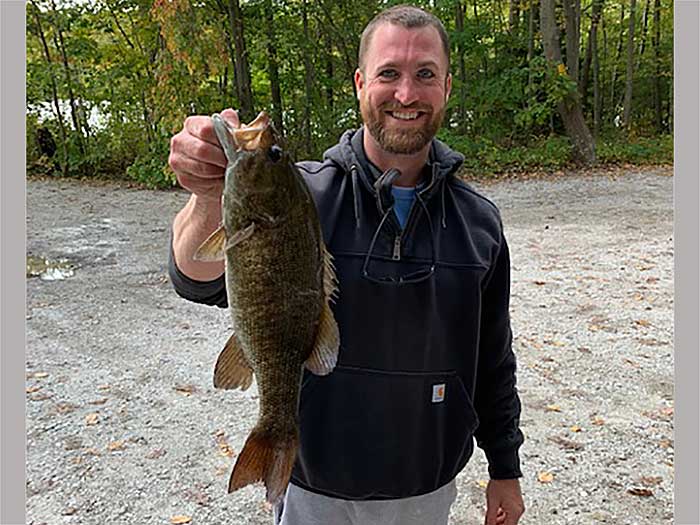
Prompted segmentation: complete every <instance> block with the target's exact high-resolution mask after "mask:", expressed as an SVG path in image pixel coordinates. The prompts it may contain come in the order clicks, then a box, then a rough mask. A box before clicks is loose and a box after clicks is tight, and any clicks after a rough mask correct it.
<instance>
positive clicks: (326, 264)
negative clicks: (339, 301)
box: [306, 241, 340, 376]
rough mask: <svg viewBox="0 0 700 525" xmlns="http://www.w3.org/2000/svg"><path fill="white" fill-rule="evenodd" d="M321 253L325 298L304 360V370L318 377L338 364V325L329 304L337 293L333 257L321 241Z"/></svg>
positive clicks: (328, 372) (329, 371)
mask: <svg viewBox="0 0 700 525" xmlns="http://www.w3.org/2000/svg"><path fill="white" fill-rule="evenodd" d="M321 253H322V254H323V292H324V296H325V297H324V301H323V307H322V308H321V316H320V318H319V323H318V331H317V332H316V342H315V344H314V349H313V350H312V352H311V355H310V356H309V358H308V359H307V360H306V368H307V369H308V370H310V371H311V372H313V373H314V374H316V375H319V376H323V375H326V374H330V373H331V372H332V371H333V369H334V368H335V365H336V363H337V362H338V348H339V347H340V334H339V331H338V323H336V321H335V317H333V312H332V311H331V307H330V302H331V301H333V300H335V295H336V294H337V292H338V286H337V279H336V276H335V269H334V268H333V257H332V256H331V254H330V253H328V250H326V247H325V245H324V244H323V241H321Z"/></svg>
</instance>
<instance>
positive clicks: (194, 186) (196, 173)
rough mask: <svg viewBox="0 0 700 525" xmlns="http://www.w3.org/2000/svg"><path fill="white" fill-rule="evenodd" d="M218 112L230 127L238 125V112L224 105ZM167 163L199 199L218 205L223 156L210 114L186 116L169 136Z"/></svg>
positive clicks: (224, 162) (222, 172)
mask: <svg viewBox="0 0 700 525" xmlns="http://www.w3.org/2000/svg"><path fill="white" fill-rule="evenodd" d="M221 116H222V117H223V118H224V119H225V120H227V121H228V122H229V123H231V124H232V125H233V126H234V127H238V126H239V125H240V123H239V120H238V113H236V112H235V111H234V110H233V109H225V110H224V111H222V112H221ZM168 164H169V165H170V167H171V168H172V170H173V171H174V172H175V175H176V176H177V181H178V182H179V183H180V186H182V187H183V188H185V189H187V190H189V191H191V192H192V193H193V194H195V195H197V197H198V198H199V199H200V200H201V201H208V202H212V203H214V202H215V203H216V206H219V205H220V199H221V192H222V191H223V185H224V172H225V168H226V156H225V155H224V151H223V149H222V148H221V145H220V144H219V140H218V139H217V138H216V132H215V131H214V125H213V123H212V121H211V118H210V117H208V116H200V115H197V116H192V117H187V119H186V120H185V124H184V126H183V127H182V131H180V132H179V133H178V134H177V135H175V136H173V138H172V139H171V140H170V157H169V158H168Z"/></svg>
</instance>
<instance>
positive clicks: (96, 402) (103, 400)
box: [88, 397, 107, 405]
mask: <svg viewBox="0 0 700 525" xmlns="http://www.w3.org/2000/svg"><path fill="white" fill-rule="evenodd" d="M106 402H107V398H106V397H103V398H100V399H93V400H92V401H88V404H90V405H104V404H105V403H106Z"/></svg>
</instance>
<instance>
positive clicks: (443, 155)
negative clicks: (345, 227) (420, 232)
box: [323, 126, 464, 228]
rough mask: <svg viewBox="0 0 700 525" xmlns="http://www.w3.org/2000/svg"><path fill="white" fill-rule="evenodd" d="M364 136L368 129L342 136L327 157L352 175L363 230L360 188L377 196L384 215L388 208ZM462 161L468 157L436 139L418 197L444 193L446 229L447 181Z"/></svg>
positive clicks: (347, 132)
mask: <svg viewBox="0 0 700 525" xmlns="http://www.w3.org/2000/svg"><path fill="white" fill-rule="evenodd" d="M363 137H364V126H363V127H361V128H359V129H356V130H352V129H350V130H347V131H346V132H345V133H343V135H342V136H341V137H340V141H339V142H338V144H336V145H335V146H333V147H332V148H330V149H328V150H327V151H326V152H325V153H324V154H323V159H324V161H325V160H330V161H332V162H334V163H335V164H338V165H340V166H341V167H342V168H343V169H344V171H345V173H347V174H348V175H349V176H350V179H351V183H352V190H353V204H354V212H355V224H356V227H357V228H359V227H360V217H361V216H362V211H361V210H360V207H361V204H360V198H359V191H360V186H364V188H365V189H366V190H367V191H369V192H370V193H371V194H372V195H373V196H374V197H375V199H376V200H377V203H378V206H379V209H380V212H383V210H384V209H386V206H385V205H383V204H382V200H384V199H383V196H382V195H381V192H379V193H378V191H377V185H376V184H375V183H376V182H377V179H379V178H380V177H381V176H382V173H381V171H380V170H379V168H377V166H375V165H374V164H373V163H372V162H371V161H370V160H369V159H368V158H367V156H366V155H365V150H364V146H363ZM462 162H464V156H463V155H462V154H461V153H458V152H456V151H454V150H452V149H451V148H450V147H449V146H448V145H447V144H445V143H444V142H442V141H440V140H438V139H435V138H434V139H433V141H432V143H431V145H430V152H429V154H428V162H427V166H428V169H427V172H428V173H429V174H430V175H429V177H430V178H429V180H427V181H425V183H424V185H423V187H422V188H421V189H419V191H418V193H417V195H419V197H420V198H422V199H425V200H429V199H430V198H431V197H433V196H434V195H436V194H437V193H440V196H441V199H440V200H441V205H442V221H441V222H442V226H443V227H446V223H445V187H446V182H447V178H448V176H450V175H453V174H454V173H455V172H456V171H457V170H458V169H459V167H460V166H461V165H462ZM388 171H390V170H388ZM385 178H386V177H385Z"/></svg>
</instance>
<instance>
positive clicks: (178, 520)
mask: <svg viewBox="0 0 700 525" xmlns="http://www.w3.org/2000/svg"><path fill="white" fill-rule="evenodd" d="M191 521H192V518H190V517H189V516H185V515H184V514H178V515H177V516H173V517H171V518H170V523H172V524H173V525H183V524H184V523H189V522H191Z"/></svg>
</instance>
